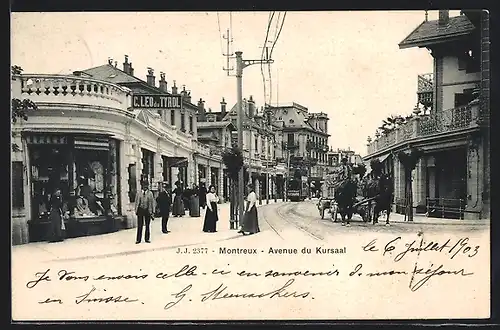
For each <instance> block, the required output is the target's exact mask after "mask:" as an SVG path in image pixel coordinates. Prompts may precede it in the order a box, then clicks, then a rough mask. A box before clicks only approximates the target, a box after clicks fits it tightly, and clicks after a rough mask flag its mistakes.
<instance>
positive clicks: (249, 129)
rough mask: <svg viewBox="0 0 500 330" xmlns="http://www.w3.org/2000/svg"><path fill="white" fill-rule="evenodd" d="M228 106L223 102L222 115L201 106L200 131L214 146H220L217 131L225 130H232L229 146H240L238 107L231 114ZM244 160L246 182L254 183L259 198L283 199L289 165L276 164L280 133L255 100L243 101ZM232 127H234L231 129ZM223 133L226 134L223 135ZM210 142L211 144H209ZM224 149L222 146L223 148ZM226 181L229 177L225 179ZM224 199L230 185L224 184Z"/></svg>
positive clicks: (234, 107)
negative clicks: (277, 133)
mask: <svg viewBox="0 0 500 330" xmlns="http://www.w3.org/2000/svg"><path fill="white" fill-rule="evenodd" d="M226 106H227V104H226V102H225V100H224V99H222V102H221V108H220V111H217V112H215V111H212V110H211V109H209V110H208V111H206V109H205V108H204V107H202V106H201V104H199V109H200V111H199V113H198V122H199V128H198V129H199V130H200V129H201V130H203V131H204V133H202V134H203V135H204V136H208V137H204V139H210V140H211V141H212V143H220V142H215V141H214V136H215V134H216V131H217V130H220V129H221V127H224V128H225V129H226V132H227V129H230V130H232V136H231V140H230V141H228V140H227V133H226V137H225V138H224V142H223V143H225V144H226V146H228V145H230V144H231V143H234V144H236V143H237V132H236V130H235V129H234V128H235V127H236V126H237V118H238V113H237V104H235V105H234V106H233V107H232V108H231V109H230V110H229V111H228V110H227V108H226ZM242 107H243V113H244V115H243V157H244V165H245V181H246V182H249V181H251V182H252V183H254V185H255V187H256V192H257V195H258V197H259V198H260V199H263V198H266V197H267V196H269V198H274V197H281V194H280V192H282V191H283V190H282V185H283V175H284V171H285V164H284V163H283V162H281V163H279V162H276V160H275V141H276V131H275V128H274V127H273V124H272V122H271V121H270V118H269V117H266V115H265V113H264V112H263V111H260V112H259V110H258V108H257V106H256V105H255V101H254V100H253V97H252V96H250V97H249V99H248V100H247V99H243V102H242ZM229 124H230V126H229ZM221 133H222V132H221ZM207 142H208V141H207ZM219 146H220V144H219ZM224 177H226V176H225V175H224ZM223 187H224V189H223V191H224V195H226V196H228V194H229V182H228V181H227V179H226V180H224V182H223ZM280 187H281V188H280Z"/></svg>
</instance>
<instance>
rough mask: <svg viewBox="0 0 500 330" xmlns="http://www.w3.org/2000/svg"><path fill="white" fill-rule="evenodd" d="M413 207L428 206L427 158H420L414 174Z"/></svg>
mask: <svg viewBox="0 0 500 330" xmlns="http://www.w3.org/2000/svg"><path fill="white" fill-rule="evenodd" d="M413 173H414V174H413V182H412V185H413V186H412V189H413V206H425V205H426V197H427V194H426V184H427V161H426V156H423V157H422V158H420V160H419V161H418V163H417V166H416V167H415V171H414V172H413Z"/></svg>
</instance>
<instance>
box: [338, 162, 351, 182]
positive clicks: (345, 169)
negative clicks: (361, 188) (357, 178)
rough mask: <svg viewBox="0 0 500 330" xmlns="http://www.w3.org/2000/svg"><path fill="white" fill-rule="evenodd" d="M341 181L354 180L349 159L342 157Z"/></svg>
mask: <svg viewBox="0 0 500 330" xmlns="http://www.w3.org/2000/svg"><path fill="white" fill-rule="evenodd" d="M341 164H342V165H341V173H340V176H341V179H342V180H351V179H352V168H351V165H350V164H348V163H347V157H342V160H341Z"/></svg>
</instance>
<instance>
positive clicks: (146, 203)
mask: <svg viewBox="0 0 500 330" xmlns="http://www.w3.org/2000/svg"><path fill="white" fill-rule="evenodd" d="M154 210H155V199H154V196H153V193H152V192H151V190H149V184H148V183H147V182H143V184H142V191H141V192H139V193H138V194H137V195H136V196H135V214H136V215H137V240H136V241H135V244H139V243H140V242H141V240H142V226H144V225H145V226H146V233H145V237H144V239H145V241H146V243H151V241H150V240H149V239H150V235H151V232H150V228H149V225H150V224H151V219H152V218H153V217H154Z"/></svg>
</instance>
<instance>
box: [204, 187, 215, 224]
mask: <svg viewBox="0 0 500 330" xmlns="http://www.w3.org/2000/svg"><path fill="white" fill-rule="evenodd" d="M217 203H219V197H218V196H217V193H216V191H215V186H213V185H211V186H210V187H209V188H208V193H207V211H206V213H205V221H204V223H203V231H204V232H205V233H215V232H216V231H217V230H216V227H217V221H219V215H218V214H217Z"/></svg>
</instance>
